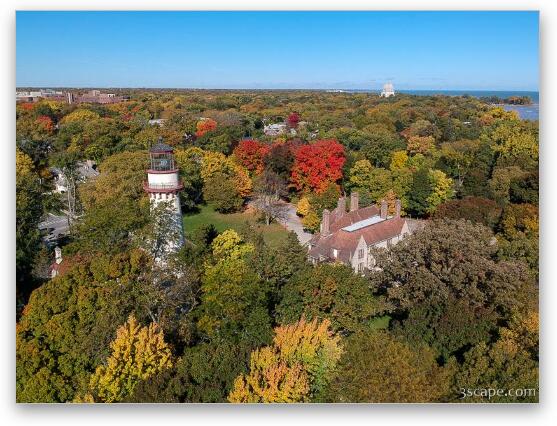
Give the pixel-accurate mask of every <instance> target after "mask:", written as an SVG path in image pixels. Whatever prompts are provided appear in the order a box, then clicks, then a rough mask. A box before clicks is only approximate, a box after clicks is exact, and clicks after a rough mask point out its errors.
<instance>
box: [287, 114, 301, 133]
mask: <svg viewBox="0 0 557 426" xmlns="http://www.w3.org/2000/svg"><path fill="white" fill-rule="evenodd" d="M299 122H300V114H298V113H297V112H291V113H290V114H289V115H288V118H287V119H286V123H287V124H288V126H289V127H291V128H293V129H295V128H296V127H298V123H299Z"/></svg>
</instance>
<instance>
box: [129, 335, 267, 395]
mask: <svg viewBox="0 0 557 426" xmlns="http://www.w3.org/2000/svg"><path fill="white" fill-rule="evenodd" d="M264 343H265V344H268V343H270V342H264ZM252 349H254V348H253V346H252V345H249V344H246V343H245V342H230V341H227V340H225V339H212V340H211V341H210V342H203V343H199V344H197V345H195V346H193V347H188V348H186V349H185V351H184V354H183V355H182V356H181V357H180V358H178V359H177V360H176V362H175V364H174V367H173V368H172V369H166V370H164V371H161V372H160V373H158V374H156V375H154V376H151V377H149V378H147V379H145V380H142V381H141V382H139V383H138V384H137V386H136V387H135V389H134V392H133V394H132V395H131V396H129V397H128V398H126V399H125V400H124V402H138V403H154V402H156V403H163V402H166V403H178V402H181V403H184V402H194V403H199V402H205V403H207V402H220V403H222V402H227V396H228V394H229V393H230V390H231V389H232V386H233V384H234V379H235V378H236V377H237V376H238V375H239V374H243V373H245V372H247V370H248V368H249V355H250V352H251V350H252Z"/></svg>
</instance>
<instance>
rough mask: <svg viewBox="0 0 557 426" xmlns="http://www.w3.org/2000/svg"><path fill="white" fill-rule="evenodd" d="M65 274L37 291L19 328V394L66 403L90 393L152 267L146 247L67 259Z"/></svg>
mask: <svg viewBox="0 0 557 426" xmlns="http://www.w3.org/2000/svg"><path fill="white" fill-rule="evenodd" d="M62 265H64V268H65V269H66V271H65V272H62V273H61V275H60V276H57V277H56V278H54V279H53V280H51V281H49V282H47V283H45V284H44V285H42V286H41V287H39V288H38V289H36V290H35V291H34V292H33V293H32V294H31V297H30V299H29V302H28V304H27V305H26V307H25V309H24V311H23V315H22V317H21V319H20V321H19V322H18V324H17V331H16V398H17V400H18V401H20V402H43V403H44V402H67V401H72V400H73V399H74V398H75V397H76V396H77V395H78V394H80V395H83V394H85V393H86V392H87V389H88V384H89V377H90V375H91V374H92V373H93V372H94V371H95V367H96V366H98V365H99V364H100V363H101V362H102V361H103V360H104V359H106V357H107V356H108V351H109V343H110V341H111V340H112V338H113V336H114V333H115V331H116V327H117V325H118V324H122V323H124V322H125V321H126V318H127V316H128V315H129V314H130V313H131V312H132V311H136V312H141V311H142V306H141V303H140V300H139V299H138V298H137V294H138V291H137V290H138V286H140V285H141V280H140V277H141V276H142V275H143V274H144V272H145V270H146V269H147V265H148V262H147V259H146V258H145V256H144V255H143V254H142V252H141V251H131V252H128V253H121V254H118V255H115V256H108V255H98V256H96V257H93V258H91V259H90V260H85V259H80V258H79V257H74V258H70V257H66V258H65V259H64V262H63V263H62Z"/></svg>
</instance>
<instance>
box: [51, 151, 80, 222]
mask: <svg viewBox="0 0 557 426" xmlns="http://www.w3.org/2000/svg"><path fill="white" fill-rule="evenodd" d="M54 162H55V164H56V166H57V167H58V168H59V169H60V170H61V171H62V173H63V175H64V180H65V183H66V203H67V204H66V208H67V212H68V213H67V216H68V224H69V225H71V224H72V222H73V221H75V219H76V218H77V215H78V213H80V212H81V205H80V203H79V197H78V191H77V188H78V183H79V170H78V167H79V165H78V155H77V154H75V153H68V152H63V153H60V154H59V155H58V156H57V157H56V158H55V160H54Z"/></svg>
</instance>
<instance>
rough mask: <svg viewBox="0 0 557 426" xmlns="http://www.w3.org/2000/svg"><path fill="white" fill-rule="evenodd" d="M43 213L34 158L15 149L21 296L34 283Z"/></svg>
mask: <svg viewBox="0 0 557 426" xmlns="http://www.w3.org/2000/svg"><path fill="white" fill-rule="evenodd" d="M42 215H43V195H42V188H41V185H40V180H39V176H38V175H37V173H36V171H35V166H34V164H33V161H32V160H31V158H30V157H29V156H28V155H26V154H24V153H23V152H21V151H20V150H19V149H17V150H16V277H17V289H18V293H20V295H23V296H26V295H27V293H28V292H30V291H31V290H32V289H33V287H34V285H33V279H32V274H31V273H32V268H33V263H34V260H35V257H36V255H37V253H38V251H39V247H40V243H41V237H40V233H39V230H38V224H39V222H40V220H41V218H42Z"/></svg>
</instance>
